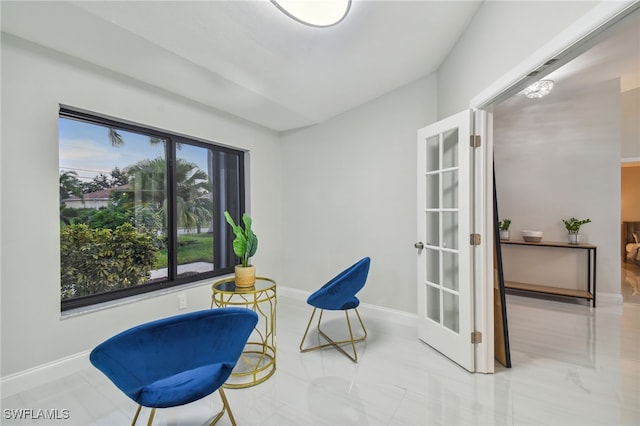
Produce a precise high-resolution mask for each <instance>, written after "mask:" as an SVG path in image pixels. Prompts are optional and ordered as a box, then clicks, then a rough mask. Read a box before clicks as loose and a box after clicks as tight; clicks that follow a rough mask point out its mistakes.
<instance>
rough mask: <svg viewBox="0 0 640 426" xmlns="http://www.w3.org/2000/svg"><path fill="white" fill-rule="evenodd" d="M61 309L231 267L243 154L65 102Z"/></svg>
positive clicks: (240, 208) (240, 202)
mask: <svg viewBox="0 0 640 426" xmlns="http://www.w3.org/2000/svg"><path fill="white" fill-rule="evenodd" d="M59 153H60V164H59V166H60V176H59V178H60V285H61V292H60V294H61V306H62V310H66V309H70V308H75V307H80V306H87V305H91V304H95V303H101V302H105V301H109V300H114V299H119V298H123V297H127V296H131V295H134V294H139V293H144V292H149V291H155V290H159V289H162V288H166V287H170V286H175V285H179V284H184V283H187V282H191V281H197V280H201V279H204V278H208V277H213V276H217V275H222V274H226V273H229V272H232V270H233V265H234V264H235V257H234V254H233V249H232V246H231V241H232V240H233V235H232V234H231V232H230V229H229V227H228V226H227V225H226V222H225V220H224V216H223V213H224V211H229V212H230V213H231V215H232V216H234V217H236V218H238V219H239V217H240V215H241V213H242V212H243V211H244V168H243V166H244V157H243V152H242V151H238V150H233V149H229V148H226V147H221V146H217V145H215V144H212V143H207V142H205V141H201V140H196V139H194V138H189V137H185V136H182V135H176V134H172V133H170V132H166V131H162V130H157V129H151V128H145V127H143V126H140V125H136V124H132V123H127V122H123V121H120V120H115V119H112V118H108V117H103V116H100V115H97V114H92V113H88V112H85V111H81V110H77V109H74V108H69V107H66V106H61V108H60V115H59Z"/></svg>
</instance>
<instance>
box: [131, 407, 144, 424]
mask: <svg viewBox="0 0 640 426" xmlns="http://www.w3.org/2000/svg"><path fill="white" fill-rule="evenodd" d="M140 410H142V405H138V409H137V410H136V414H135V415H134V416H133V421H132V422H131V426H134V425H135V424H136V422H137V421H138V416H139V415H140Z"/></svg>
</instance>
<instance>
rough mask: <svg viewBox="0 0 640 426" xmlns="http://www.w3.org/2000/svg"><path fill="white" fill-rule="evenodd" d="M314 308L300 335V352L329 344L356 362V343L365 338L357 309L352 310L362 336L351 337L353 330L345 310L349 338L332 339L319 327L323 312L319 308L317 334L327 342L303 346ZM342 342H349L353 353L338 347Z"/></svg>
mask: <svg viewBox="0 0 640 426" xmlns="http://www.w3.org/2000/svg"><path fill="white" fill-rule="evenodd" d="M316 310H317V308H314V309H313V312H312V313H311V318H310V319H309V323H308V324H307V329H306V330H305V332H304V335H303V336H302V341H301V342H300V352H309V351H314V350H317V349H322V348H326V347H329V346H333V347H334V348H336V349H337V350H339V351H340V352H342V353H343V354H344V355H346V356H347V358H349V359H350V360H351V361H353V362H358V353H357V351H356V343H358V342H362V341H364V340H365V339H366V338H367V329H366V328H365V327H364V323H363V322H362V318H361V317H360V313H359V312H358V310H357V309H354V311H356V316H357V317H358V321H359V322H360V326H361V327H362V331H363V332H364V336H362V337H358V338H357V339H356V338H354V337H353V330H352V328H351V321H350V319H349V311H348V310H345V311H344V314H345V316H346V318H347V327H348V328H349V340H340V341H334V340H333V339H331V338H330V337H329V336H327V334H326V333H325V332H324V331H322V329H321V328H320V322H321V321H322V314H323V312H324V311H323V310H320V315H319V317H318V327H317V328H318V334H319V335H320V336H322V337H323V338H324V339H325V340H326V341H327V342H328V343H325V344H321V345H317V346H312V347H308V348H303V345H304V341H305V339H306V337H307V333H308V332H309V328H310V327H311V323H312V321H313V317H314V315H315V314H316ZM344 344H351V348H352V350H353V355H351V354H349V353H348V352H346V351H345V350H344V349H343V348H342V347H340V345H344Z"/></svg>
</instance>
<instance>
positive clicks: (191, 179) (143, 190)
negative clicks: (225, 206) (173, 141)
mask: <svg viewBox="0 0 640 426" xmlns="http://www.w3.org/2000/svg"><path fill="white" fill-rule="evenodd" d="M166 164H167V162H166V160H165V159H164V158H155V159H147V160H142V161H139V162H138V163H136V164H134V165H133V166H130V167H129V168H127V173H129V175H130V176H131V177H132V178H131V180H132V182H133V188H134V189H133V191H134V195H135V199H136V201H137V203H143V204H151V205H153V206H154V207H156V208H157V209H161V210H163V211H164V213H165V215H166V180H165V175H166ZM175 174H176V205H177V216H178V217H177V219H178V226H179V227H182V228H186V229H187V230H192V229H194V228H197V229H198V231H199V230H200V226H202V225H204V224H206V223H208V222H210V221H211V219H212V217H213V216H212V209H213V205H212V202H211V200H210V199H209V193H210V191H211V186H210V184H209V180H208V175H207V173H206V172H204V171H203V170H202V169H200V168H198V166H197V165H196V164H194V163H190V162H188V161H186V160H184V159H181V158H178V159H177V160H176V167H175Z"/></svg>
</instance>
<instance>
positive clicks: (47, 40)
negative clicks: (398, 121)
mask: <svg viewBox="0 0 640 426" xmlns="http://www.w3.org/2000/svg"><path fill="white" fill-rule="evenodd" d="M480 4H481V2H480V1H466V2H462V1H362V0H354V2H353V4H352V6H351V11H350V14H349V15H348V16H347V18H345V20H344V21H342V22H341V23H340V24H339V25H337V26H334V27H329V28H313V27H308V26H305V25H302V24H300V23H298V22H296V21H294V20H292V19H290V18H289V17H287V16H285V15H284V14H283V13H282V12H280V11H279V10H278V9H277V8H276V7H274V5H272V4H271V3H270V2H269V1H268V0H256V1H188V2H187V1H141V2H134V1H117V2H116V1H88V2H61V1H55V2H53V1H45V2H24V1H23V2H17V1H16V2H13V1H2V31H3V32H7V33H11V34H13V35H16V36H18V37H21V38H23V39H26V40H29V41H32V42H35V43H38V44H41V45H44V46H47V47H50V48H53V49H55V50H58V51H61V52H64V53H66V54H69V55H71V56H74V57H77V58H81V59H83V60H86V61H88V62H91V63H94V64H97V65H99V66H101V67H104V68H107V69H110V70H112V71H115V72H118V73H121V74H124V75H126V76H129V77H132V78H134V79H136V80H140V81H143V82H145V83H146V84H150V85H153V86H156V87H159V88H162V89H163V90H167V91H170V92H173V93H175V94H178V95H181V96H184V97H186V98H189V99H192V100H196V101H197V102H200V103H202V104H204V105H208V106H211V107H213V108H216V109H219V110H222V111H226V112H228V113H231V114H233V115H236V116H239V117H242V118H244V119H247V120H249V121H252V122H255V123H258V124H261V125H263V126H266V127H268V128H271V129H274V130H278V131H282V130H288V129H293V128H298V127H302V126H307V125H311V124H315V123H318V122H322V121H324V120H326V119H328V118H330V117H332V116H335V115H337V114H340V113H342V112H344V111H347V110H349V109H351V108H354V107H356V106H358V105H361V104H363V103H365V102H367V101H369V100H371V99H374V98H376V97H378V96H380V95H383V94H385V93H387V92H389V91H391V90H394V89H396V88H398V87H401V86H403V85H405V84H407V83H410V82H412V81H414V80H417V79H419V78H421V77H423V76H426V75H428V74H431V73H433V72H435V71H436V70H437V69H438V67H439V66H440V64H441V63H442V61H443V60H444V59H445V58H446V56H447V54H448V53H449V51H450V50H451V49H452V48H453V46H454V44H455V43H456V41H457V40H458V38H459V37H460V35H461V34H462V32H463V31H464V29H465V28H466V26H467V25H468V24H469V22H470V21H471V19H472V17H473V15H474V13H475V12H476V10H477V9H478V7H479V6H480Z"/></svg>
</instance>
